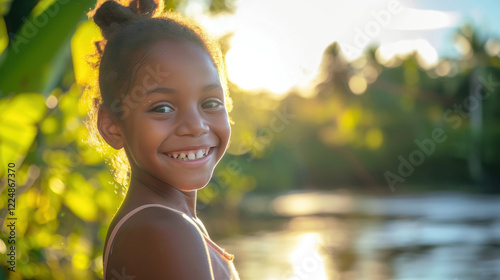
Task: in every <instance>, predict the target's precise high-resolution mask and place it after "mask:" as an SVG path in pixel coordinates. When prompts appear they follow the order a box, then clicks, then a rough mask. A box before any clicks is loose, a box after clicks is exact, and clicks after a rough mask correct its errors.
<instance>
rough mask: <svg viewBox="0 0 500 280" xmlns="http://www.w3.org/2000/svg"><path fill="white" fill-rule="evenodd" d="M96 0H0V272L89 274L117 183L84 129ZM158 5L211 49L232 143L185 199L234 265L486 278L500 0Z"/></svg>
mask: <svg viewBox="0 0 500 280" xmlns="http://www.w3.org/2000/svg"><path fill="white" fill-rule="evenodd" d="M94 5H95V1H94V0H23V1H21V0H11V1H9V0H0V14H1V15H2V17H1V18H0V52H1V55H0V162H1V165H0V188H1V193H2V195H1V199H0V209H1V212H0V214H1V215H0V217H1V222H2V230H1V232H0V237H1V241H0V252H1V255H0V261H1V262H0V267H1V269H0V279H100V278H102V251H103V246H104V239H105V235H106V231H107V227H108V225H109V223H110V221H111V219H112V217H113V214H114V213H115V211H116V210H117V208H118V206H119V205H120V203H121V201H122V199H123V196H124V193H125V192H126V190H125V189H124V188H123V187H122V186H121V185H119V184H118V183H116V182H115V181H114V179H113V175H112V173H111V171H110V167H109V165H108V164H107V160H106V159H105V158H103V157H102V156H101V155H100V154H99V153H97V152H96V151H95V150H94V149H93V148H92V147H90V146H88V145H87V144H86V143H85V141H84V140H85V139H87V137H88V131H87V129H86V127H85V125H84V123H83V120H84V119H85V117H86V114H87V107H86V104H84V103H82V102H80V97H81V95H82V92H83V90H84V88H85V85H86V84H88V83H89V82H90V81H91V79H92V75H91V68H90V67H89V66H88V64H87V63H86V61H85V57H86V55H88V54H91V53H93V45H92V41H93V40H96V39H99V38H100V34H99V31H98V29H97V27H96V26H95V25H94V24H93V23H92V22H90V21H88V20H87V18H86V15H85V14H86V12H87V11H89V9H91V7H93V6H94ZM166 8H167V9H171V10H175V11H178V12H181V13H183V14H184V15H187V16H189V17H191V18H193V19H195V20H196V21H198V22H199V23H201V24H202V25H204V26H205V27H206V28H207V29H208V31H209V32H210V33H212V34H213V35H214V36H216V37H217V38H218V39H219V41H220V44H221V46H222V49H223V53H224V55H225V58H226V63H227V66H228V75H229V79H230V91H231V95H232V98H233V100H234V110H233V111H232V112H231V118H232V119H233V121H234V125H233V130H232V131H233V132H232V140H231V146H230V148H229V150H228V153H227V154H226V156H225V157H224V159H223V160H222V161H221V163H220V164H219V165H218V167H217V169H216V171H215V173H214V177H213V179H212V181H211V182H210V184H209V185H208V186H207V187H206V188H204V189H203V190H202V191H200V192H199V205H198V209H199V210H198V212H199V215H200V217H201V218H202V219H203V220H204V221H205V224H206V225H207V227H208V229H209V232H211V234H212V239H214V240H215V241H216V242H218V243H219V244H220V245H221V246H222V247H224V248H226V249H227V251H229V252H230V253H233V254H235V256H236V257H235V264H236V267H237V268H238V270H239V272H240V276H241V279H245V280H247V279H248V280H252V279H254V280H278V279H279V280H281V279H283V280H298V279H300V280H304V279H311V280H323V279H339V280H346V279H408V280H409V279H426V280H427V279H436V280H437V279H439V280H445V279H446V280H448V279H450V280H451V279H454V280H455V279H456V280H462V279H463V280H465V279H488V280H490V279H500V196H499V193H500V187H499V183H500V109H499V108H500V69H499V68H500V17H498V12H500V2H498V1H493V0H480V1H466V0H462V1H451V0H444V1H418V0H414V1H410V0H375V1H373V0H371V1H368V0H353V1H340V0H338V1H336V0H331V1H326V0H325V1H321V0H313V1H307V2H306V1H296V0H292V1H285V0H269V1H264V0H173V1H170V0H169V1H166ZM9 163H14V164H15V168H14V169H15V170H16V171H15V172H16V184H17V187H16V190H15V198H16V209H15V217H16V218H17V220H16V221H17V222H16V223H17V227H16V254H17V262H16V272H15V273H9V272H8V268H9V264H8V263H7V262H6V261H7V256H6V254H7V253H8V252H9V247H10V244H8V236H9V234H10V231H9V230H8V228H7V220H6V217H7V214H8V213H7V212H8V198H9V196H8V195H9V192H8V186H7V183H8V180H7V179H8V176H7V172H8V171H7V169H8V166H9Z"/></svg>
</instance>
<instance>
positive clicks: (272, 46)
mask: <svg viewBox="0 0 500 280" xmlns="http://www.w3.org/2000/svg"><path fill="white" fill-rule="evenodd" d="M184 11H185V13H186V14H187V15H188V16H191V17H193V18H195V19H196V20H198V21H200V22H201V23H202V24H203V25H204V26H206V27H207V28H208V29H209V31H210V32H211V33H213V34H214V35H222V34H225V33H228V32H233V34H234V36H233V37H232V39H231V42H230V44H231V49H230V50H229V52H228V53H227V57H226V59H227V65H228V72H229V78H230V79H231V80H232V81H233V82H235V83H236V84H238V85H239V86H241V87H242V88H244V89H247V90H260V89H265V90H269V91H271V92H274V93H276V94H281V93H285V92H286V91H288V90H289V89H290V88H292V87H298V88H300V87H302V86H305V85H307V84H308V83H309V82H310V81H311V79H312V78H314V77H315V75H316V73H317V72H316V71H317V70H318V67H319V63H320V61H321V57H322V54H323V51H324V50H325V48H326V47H327V46H328V45H329V44H331V43H332V42H334V41H337V42H339V43H340V45H341V46H342V48H343V50H344V53H345V55H346V57H347V58H348V59H349V60H352V59H355V58H357V57H359V55H360V54H361V53H362V51H363V50H364V49H365V48H366V47H367V46H369V45H373V44H377V45H381V46H382V47H383V48H382V49H381V53H383V54H384V55H386V56H392V55H394V54H398V53H407V52H411V51H413V50H416V51H417V52H418V53H419V54H420V55H421V56H422V58H423V59H424V60H425V61H426V64H427V65H428V67H430V68H432V67H433V66H434V65H435V63H436V62H437V60H438V59H439V57H458V56H460V55H461V53H460V51H459V49H457V47H456V44H454V41H453V34H454V33H455V32H456V31H457V29H458V27H459V26H461V25H462V24H464V23H471V24H472V25H473V26H474V27H475V28H476V30H478V31H479V34H480V36H483V37H485V38H486V37H488V38H489V37H494V38H500V17H498V12H499V11H500V1H494V0H479V1H466V0H462V1H460V0H456V1H452V0H444V1H430V0H424V1H417V0H415V1H410V0H399V1H398V0H353V1H341V0H332V1H325V0H311V1H307V2H306V1H298V0H291V1H290V0H239V1H237V2H236V9H235V13H234V14H229V15H219V16H217V17H211V16H208V15H207V14H206V13H204V11H206V4H205V2H204V1H192V2H189V4H188V5H187V6H186V7H184ZM495 46H497V47H496V48H494V49H495V50H496V49H497V48H500V47H498V44H496V45H495ZM382 50H383V51H382Z"/></svg>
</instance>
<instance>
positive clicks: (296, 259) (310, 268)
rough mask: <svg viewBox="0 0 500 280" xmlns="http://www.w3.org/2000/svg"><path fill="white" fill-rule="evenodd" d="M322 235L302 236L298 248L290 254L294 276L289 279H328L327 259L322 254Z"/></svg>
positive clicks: (309, 234)
mask: <svg viewBox="0 0 500 280" xmlns="http://www.w3.org/2000/svg"><path fill="white" fill-rule="evenodd" d="M320 240H321V237H320V236H319V234H317V233H307V234H303V235H302V236H300V238H299V240H298V242H297V245H298V246H297V248H296V249H295V251H293V252H292V254H290V258H289V261H290V263H291V264H292V265H293V276H292V277H289V278H287V280H305V279H314V280H328V279H329V278H328V277H327V275H326V269H325V261H324V260H323V256H321V255H320V253H319V251H318V249H319V247H320Z"/></svg>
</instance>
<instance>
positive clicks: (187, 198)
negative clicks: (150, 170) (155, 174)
mask: <svg viewBox="0 0 500 280" xmlns="http://www.w3.org/2000/svg"><path fill="white" fill-rule="evenodd" d="M126 201H128V202H129V203H131V204H133V205H143V204H148V203H158V204H161V205H165V206H168V207H171V208H174V209H176V210H179V211H181V212H183V213H185V214H186V215H188V216H189V217H191V218H194V219H196V191H191V192H183V191H181V190H179V189H177V188H175V187H173V186H171V185H169V184H167V183H164V182H160V181H159V180H157V179H155V178H151V177H148V178H147V179H146V178H140V177H138V176H131V181H130V186H129V189H128V191H127V197H126Z"/></svg>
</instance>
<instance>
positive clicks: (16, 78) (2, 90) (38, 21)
mask: <svg viewBox="0 0 500 280" xmlns="http://www.w3.org/2000/svg"><path fill="white" fill-rule="evenodd" d="M94 4H95V0H58V1H56V2H54V4H52V5H51V6H50V7H49V8H47V9H46V10H45V11H44V12H43V13H41V14H39V15H36V16H31V17H30V18H28V19H27V20H26V21H25V22H24V24H23V26H22V27H21V28H20V30H19V32H18V33H17V34H16V36H15V38H14V40H13V41H12V42H11V46H10V49H9V51H8V53H7V55H6V57H5V60H4V61H3V63H2V65H0V77H1V80H0V97H3V96H6V95H8V94H10V93H18V92H41V93H42V94H44V95H47V94H48V93H50V92H51V91H52V90H53V86H52V85H53V84H54V81H55V80H57V79H59V78H60V75H61V74H62V73H59V75H55V73H54V71H56V70H57V69H59V71H56V72H62V71H60V69H61V67H59V65H58V64H59V63H57V61H58V57H60V56H62V55H67V51H65V50H67V49H68V44H69V38H70V36H71V35H72V34H73V32H74V30H75V27H76V26H77V24H78V23H79V22H80V21H81V20H82V19H84V18H85V17H86V16H85V12H86V11H88V10H89V9H90V8H91V7H92V6H93V5H94ZM54 61H56V62H55V63H54ZM54 64H55V65H56V66H54ZM54 67H55V68H56V69H54ZM58 76H59V77H58ZM48 85H51V86H48Z"/></svg>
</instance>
